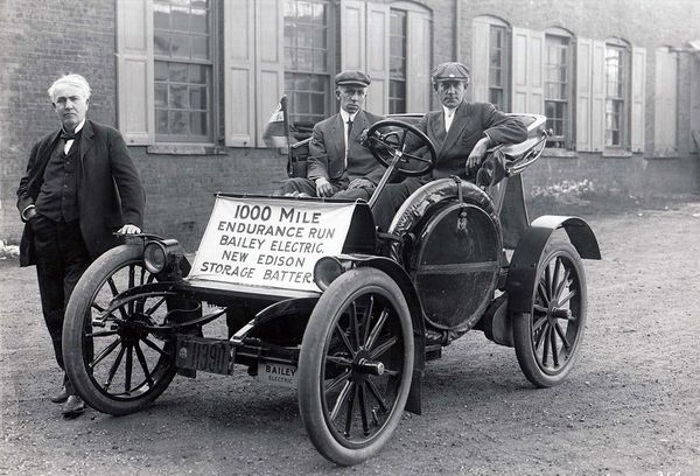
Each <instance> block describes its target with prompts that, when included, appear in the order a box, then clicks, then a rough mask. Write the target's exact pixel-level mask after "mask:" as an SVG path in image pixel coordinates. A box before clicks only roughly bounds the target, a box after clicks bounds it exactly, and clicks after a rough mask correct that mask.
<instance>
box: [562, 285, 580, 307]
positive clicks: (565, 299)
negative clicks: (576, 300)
mask: <svg viewBox="0 0 700 476" xmlns="http://www.w3.org/2000/svg"><path fill="white" fill-rule="evenodd" d="M576 294H578V293H577V292H576V290H575V289H570V290H569V292H568V293H566V294H564V295H563V296H562V297H561V298H559V300H558V304H559V307H563V306H564V304H567V303H568V302H569V301H571V298H573V297H574V296H576Z"/></svg>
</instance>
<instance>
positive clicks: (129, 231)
mask: <svg viewBox="0 0 700 476" xmlns="http://www.w3.org/2000/svg"><path fill="white" fill-rule="evenodd" d="M137 233H141V228H139V227H138V226H136V225H132V224H130V223H127V224H126V225H124V226H123V227H121V228H119V229H118V230H117V231H116V233H115V235H118V236H122V235H135V234H137Z"/></svg>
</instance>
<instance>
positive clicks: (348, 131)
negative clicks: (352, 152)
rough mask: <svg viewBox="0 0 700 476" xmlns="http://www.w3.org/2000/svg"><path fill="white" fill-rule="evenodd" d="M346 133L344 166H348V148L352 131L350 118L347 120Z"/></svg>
mask: <svg viewBox="0 0 700 476" xmlns="http://www.w3.org/2000/svg"><path fill="white" fill-rule="evenodd" d="M347 125H348V127H347V134H346V135H345V168H346V169H347V168H348V149H349V148H350V132H352V119H348V122H347Z"/></svg>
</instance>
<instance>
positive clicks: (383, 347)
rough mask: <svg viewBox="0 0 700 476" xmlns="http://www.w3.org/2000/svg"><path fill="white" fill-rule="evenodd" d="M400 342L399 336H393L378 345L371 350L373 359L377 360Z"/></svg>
mask: <svg viewBox="0 0 700 476" xmlns="http://www.w3.org/2000/svg"><path fill="white" fill-rule="evenodd" d="M398 342H399V338H398V337H396V336H392V337H391V338H389V339H387V340H386V341H385V342H384V343H383V344H380V345H378V346H377V347H376V348H374V349H373V350H372V352H371V356H372V360H377V359H379V357H381V356H382V355H383V354H384V353H385V352H386V351H387V350H389V349H391V348H392V347H393V346H394V345H396V344H397V343H398Z"/></svg>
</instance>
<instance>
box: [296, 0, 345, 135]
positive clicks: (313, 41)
mask: <svg viewBox="0 0 700 476" xmlns="http://www.w3.org/2000/svg"><path fill="white" fill-rule="evenodd" d="M329 9H330V6H329V2H328V1H325V0H285V3H284V57H285V73H284V83H285V90H286V94H287V97H288V98H289V100H290V107H289V111H290V114H289V115H290V122H304V123H311V124H313V123H316V122H318V121H320V120H322V119H325V118H326V117H328V116H329V115H330V107H331V105H330V101H331V99H332V97H333V95H332V93H331V87H330V84H331V71H332V68H331V57H332V50H331V40H330V14H329Z"/></svg>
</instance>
